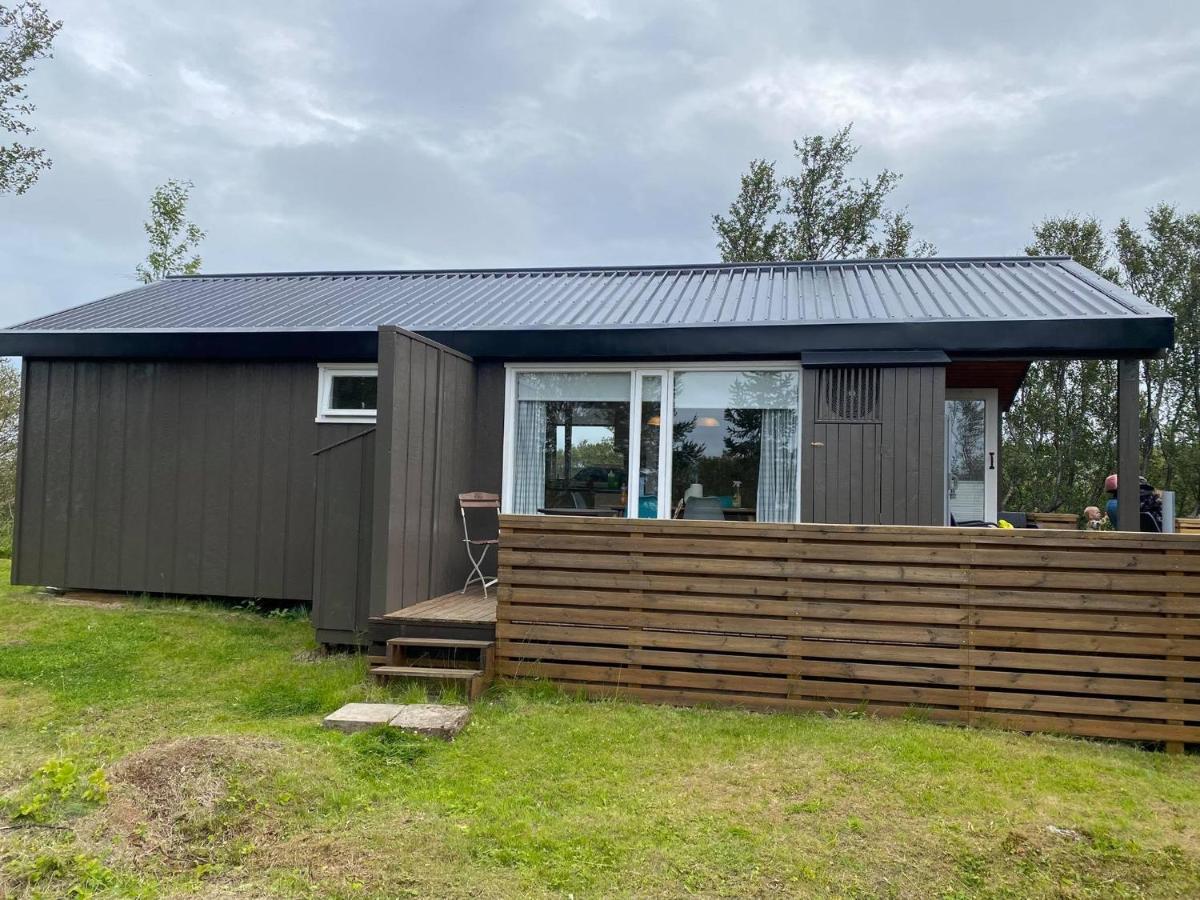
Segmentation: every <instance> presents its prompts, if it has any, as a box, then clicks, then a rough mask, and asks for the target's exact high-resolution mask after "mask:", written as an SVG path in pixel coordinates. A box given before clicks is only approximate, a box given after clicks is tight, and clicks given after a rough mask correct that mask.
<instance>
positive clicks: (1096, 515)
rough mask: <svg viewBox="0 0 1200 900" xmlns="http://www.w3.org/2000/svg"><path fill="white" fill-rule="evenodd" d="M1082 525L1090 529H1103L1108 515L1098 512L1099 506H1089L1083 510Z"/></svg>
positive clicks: (1106, 523)
mask: <svg viewBox="0 0 1200 900" xmlns="http://www.w3.org/2000/svg"><path fill="white" fill-rule="evenodd" d="M1083 520H1084V527H1085V528H1087V529H1088V530H1090V531H1103V530H1104V528H1105V526H1106V525H1108V517H1107V516H1105V515H1104V514H1103V513H1101V512H1100V507H1098V506H1089V507H1087V508H1086V509H1084V511H1083Z"/></svg>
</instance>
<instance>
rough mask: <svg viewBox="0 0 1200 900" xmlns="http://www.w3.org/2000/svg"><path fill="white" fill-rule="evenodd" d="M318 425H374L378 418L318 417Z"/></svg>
mask: <svg viewBox="0 0 1200 900" xmlns="http://www.w3.org/2000/svg"><path fill="white" fill-rule="evenodd" d="M315 421H316V423H317V424H318V425H374V424H375V423H376V421H377V417H376V416H317V418H316V419H315Z"/></svg>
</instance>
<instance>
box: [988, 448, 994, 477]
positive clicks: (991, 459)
mask: <svg viewBox="0 0 1200 900" xmlns="http://www.w3.org/2000/svg"><path fill="white" fill-rule="evenodd" d="M995 468H996V451H995V450H989V451H988V471H989V472H991V471H994V470H995Z"/></svg>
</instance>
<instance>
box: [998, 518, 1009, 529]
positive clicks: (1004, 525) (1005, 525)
mask: <svg viewBox="0 0 1200 900" xmlns="http://www.w3.org/2000/svg"><path fill="white" fill-rule="evenodd" d="M996 524H997V525H999V526H1000V527H1001V528H1012V527H1013V524H1012V522H1009V521H1008V520H1007V519H1001V520H1000V521H999V522H997V523H996Z"/></svg>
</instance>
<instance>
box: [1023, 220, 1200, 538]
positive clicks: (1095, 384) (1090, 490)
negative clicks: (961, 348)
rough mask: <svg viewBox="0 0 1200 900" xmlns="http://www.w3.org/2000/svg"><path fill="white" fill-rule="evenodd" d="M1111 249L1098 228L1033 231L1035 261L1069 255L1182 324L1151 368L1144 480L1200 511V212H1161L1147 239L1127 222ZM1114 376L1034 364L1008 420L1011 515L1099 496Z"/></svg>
mask: <svg viewBox="0 0 1200 900" xmlns="http://www.w3.org/2000/svg"><path fill="white" fill-rule="evenodd" d="M1111 238H1112V241H1111V243H1110V240H1109V236H1108V235H1106V234H1105V231H1104V228H1103V226H1102V225H1101V223H1100V222H1098V221H1097V220H1096V219H1095V218H1091V217H1077V216H1065V217H1059V218H1051V219H1046V220H1044V221H1043V222H1042V223H1041V224H1039V225H1038V226H1036V227H1035V229H1034V241H1033V243H1032V244H1031V245H1030V246H1029V247H1027V248H1026V252H1028V253H1030V254H1035V255H1045V254H1066V255H1069V256H1071V257H1072V258H1073V259H1074V260H1075V261H1076V262H1079V263H1080V264H1082V265H1084V266H1087V267H1088V268H1089V269H1092V270H1093V271H1095V272H1097V273H1099V274H1101V275H1103V276H1104V277H1105V278H1108V279H1109V280H1110V281H1114V282H1116V283H1117V284H1120V285H1122V286H1124V287H1126V288H1127V289H1129V290H1130V291H1132V292H1133V293H1134V294H1137V295H1138V296H1139V297H1141V298H1142V299H1144V300H1147V301H1149V302H1150V303H1153V304H1155V305H1156V306H1159V307H1161V308H1163V309H1165V310H1167V311H1168V312H1170V313H1172V314H1174V315H1175V317H1176V325H1175V340H1176V345H1175V348H1174V350H1172V351H1171V352H1170V353H1169V354H1167V355H1166V356H1165V357H1164V358H1162V359H1156V360H1146V361H1144V362H1143V364H1142V368H1141V376H1142V392H1141V393H1142V410H1141V419H1142V421H1141V435H1142V446H1141V451H1142V452H1141V462H1140V465H1141V471H1142V473H1143V474H1144V475H1145V476H1146V477H1147V478H1148V479H1149V480H1150V481H1151V482H1152V483H1153V484H1154V485H1155V486H1157V487H1160V488H1164V489H1167V490H1174V491H1175V492H1176V510H1177V512H1178V513H1179V514H1180V515H1186V514H1189V513H1190V514H1195V513H1196V512H1198V511H1200V374H1198V371H1200V215H1197V214H1192V215H1188V216H1182V215H1179V214H1178V213H1177V212H1176V210H1175V209H1174V207H1171V206H1168V205H1165V204H1164V205H1160V206H1157V207H1155V208H1153V209H1151V210H1149V212H1148V214H1147V227H1146V233H1145V235H1143V234H1141V233H1139V232H1138V231H1137V230H1136V229H1134V228H1133V226H1132V225H1130V223H1129V221H1128V220H1124V219H1123V220H1122V221H1121V223H1120V225H1118V227H1117V228H1116V229H1115V230H1114V231H1113V233H1112V235H1111ZM1116 409H1117V388H1116V367H1115V365H1114V364H1113V363H1112V362H1111V361H1109V360H1050V361H1045V362H1038V363H1034V364H1033V365H1032V366H1031V367H1030V369H1029V374H1028V375H1027V376H1026V379H1025V383H1024V385H1023V386H1022V388H1021V391H1020V393H1019V394H1018V396H1017V399H1016V402H1015V403H1014V404H1013V407H1012V409H1011V410H1010V411H1009V413H1008V415H1006V416H1005V419H1004V463H1005V464H1004V469H1003V472H1002V475H1003V478H1004V486H1003V489H1002V494H1001V496H1002V497H1003V501H1002V506H1005V507H1008V508H1014V509H1041V510H1047V511H1053V510H1058V509H1067V510H1072V511H1076V510H1079V509H1082V507H1083V506H1086V505H1088V504H1089V503H1094V502H1096V500H1098V499H1099V494H1100V492H1101V484H1102V482H1103V480H1104V476H1105V475H1107V474H1108V473H1109V472H1112V471H1114V469H1115V465H1116V447H1115V444H1116V436H1117V416H1116Z"/></svg>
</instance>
